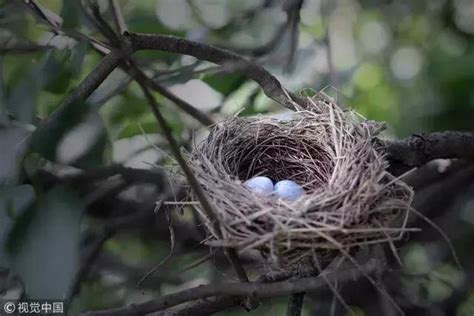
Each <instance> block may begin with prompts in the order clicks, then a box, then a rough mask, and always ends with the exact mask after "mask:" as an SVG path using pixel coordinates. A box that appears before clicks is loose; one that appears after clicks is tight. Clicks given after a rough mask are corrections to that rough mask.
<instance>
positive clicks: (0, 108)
mask: <svg viewBox="0 0 474 316" xmlns="http://www.w3.org/2000/svg"><path fill="white" fill-rule="evenodd" d="M6 105H7V99H6V90H5V82H4V80H3V56H1V55H0V126H2V125H5V124H7V122H8V116H7V106H6Z"/></svg>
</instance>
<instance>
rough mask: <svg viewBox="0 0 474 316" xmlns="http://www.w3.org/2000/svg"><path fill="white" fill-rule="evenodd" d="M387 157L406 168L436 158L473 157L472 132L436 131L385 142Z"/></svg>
mask: <svg viewBox="0 0 474 316" xmlns="http://www.w3.org/2000/svg"><path fill="white" fill-rule="evenodd" d="M385 145H386V150H387V153H388V158H389V160H390V161H391V162H393V163H395V164H402V165H404V166H406V167H407V169H410V168H413V167H418V166H421V165H424V164H425V163H427V162H429V161H431V160H434V159H438V158H465V159H474V133H472V132H451V131H446V132H436V133H431V134H415V135H412V136H410V137H408V138H406V139H403V140H396V141H389V142H386V143H385Z"/></svg>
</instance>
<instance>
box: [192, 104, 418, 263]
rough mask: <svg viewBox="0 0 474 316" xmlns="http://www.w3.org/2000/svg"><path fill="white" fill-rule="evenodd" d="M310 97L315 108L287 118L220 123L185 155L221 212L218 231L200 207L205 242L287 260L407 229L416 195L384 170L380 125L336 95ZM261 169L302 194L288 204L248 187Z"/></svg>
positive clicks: (373, 240)
mask: <svg viewBox="0 0 474 316" xmlns="http://www.w3.org/2000/svg"><path fill="white" fill-rule="evenodd" d="M311 101H312V104H313V105H314V108H312V109H310V110H304V111H297V112H295V113H294V115H293V116H292V117H291V118H290V119H287V120H278V119H275V118H267V117H252V118H239V117H233V118H230V119H228V120H226V121H223V122H220V123H218V124H216V125H215V126H214V128H213V129H212V131H211V133H210V134H209V136H208V137H207V138H206V139H205V140H204V141H203V142H201V143H200V144H198V145H196V146H195V148H194V149H193V151H192V153H191V154H189V155H188V156H187V160H188V163H189V165H190V167H191V168H192V170H193V171H194V173H195V175H196V177H197V179H198V181H199V183H200V184H201V186H202V188H203V190H204V191H205V193H206V195H207V198H208V199H209V201H210V202H211V204H212V206H213V208H214V212H215V213H216V215H217V221H218V225H217V226H218V227H219V229H220V232H216V231H215V227H216V225H213V224H212V223H210V221H209V219H208V218H206V216H205V215H204V213H203V212H202V211H201V210H200V209H199V207H197V210H198V212H199V213H200V214H201V215H203V217H204V222H205V224H206V227H207V230H208V232H209V236H208V239H207V240H206V242H207V243H208V244H210V245H212V246H217V247H233V248H236V249H237V250H240V251H244V250H249V249H256V250H259V251H260V252H261V253H262V254H263V255H264V256H266V257H268V258H271V259H273V260H272V261H273V262H276V263H278V264H279V265H280V266H283V267H285V266H289V265H292V264H294V263H296V262H299V261H301V260H302V259H304V258H308V257H314V256H315V255H316V256H319V257H324V256H325V257H328V256H331V257H332V256H334V255H335V254H337V253H338V252H340V251H343V252H344V253H349V252H350V251H351V250H352V249H354V248H357V247H361V246H363V245H367V244H372V243H380V242H391V241H393V240H397V239H399V238H401V236H402V235H403V233H404V232H405V231H406V230H407V229H406V228H405V225H406V219H407V217H408V212H409V209H410V203H411V200H412V196H413V192H412V190H411V189H410V188H409V187H408V186H407V185H406V184H405V183H403V182H402V181H400V180H399V179H397V178H395V177H394V176H392V175H391V174H389V173H388V172H387V171H386V169H387V167H388V163H387V160H386V159H385V156H384V154H383V152H382V150H381V148H377V145H375V143H376V142H375V137H376V136H377V135H378V134H379V132H380V131H381V130H382V129H383V128H382V125H381V124H379V123H375V122H372V121H367V120H364V119H362V118H360V117H359V116H357V114H356V113H355V112H352V111H342V110H341V109H340V108H339V107H338V106H337V105H336V104H334V103H332V102H331V101H327V100H311ZM258 175H263V176H267V177H269V178H271V179H272V180H273V181H275V182H276V181H279V180H283V179H291V180H293V181H295V182H297V183H298V184H299V185H301V186H302V187H303V188H304V191H305V194H304V195H303V196H302V197H301V198H299V199H298V200H296V201H294V202H290V201H286V200H283V199H278V198H277V197H275V196H273V195H271V196H262V195H259V194H257V193H254V192H252V191H250V190H249V189H248V188H246V187H245V186H243V184H242V183H243V182H244V181H245V180H247V179H250V178H252V177H254V176H258ZM326 259H328V258H326Z"/></svg>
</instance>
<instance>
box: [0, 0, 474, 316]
mask: <svg viewBox="0 0 474 316" xmlns="http://www.w3.org/2000/svg"><path fill="white" fill-rule="evenodd" d="M118 2H119V4H120V7H121V8H122V11H123V15H124V17H125V22H126V24H127V27H128V29H129V31H132V32H143V33H159V34H167V35H175V36H180V37H185V38H188V39H192V40H195V41H199V42H205V43H209V44H213V45H216V46H220V47H224V48H228V49H230V50H235V51H236V52H242V53H244V54H247V53H249V52H250V53H253V55H257V56H253V57H252V58H255V61H256V62H257V63H259V64H260V65H263V66H264V67H265V68H266V69H267V70H269V71H270V72H271V73H273V74H274V75H276V76H277V77H278V78H279V79H280V80H281V82H282V84H283V86H285V87H286V88H288V89H290V90H292V91H319V92H322V93H325V94H326V95H329V96H331V97H333V98H334V99H335V100H336V101H337V103H338V104H339V105H341V106H343V107H350V108H354V109H355V110H357V111H358V112H359V113H360V114H362V115H363V116H365V117H367V118H368V119H372V120H379V121H385V122H387V124H388V127H389V128H388V131H387V137H393V138H402V137H406V136H408V135H410V134H413V133H422V132H432V131H443V130H470V131H472V129H473V124H472V122H473V119H474V89H473V84H474V1H472V0H453V1H447V0H425V1H421V0H419V1H409V0H406V1H404V0H397V1H390V0H380V1H373V0H340V1H338V0H334V1H323V0H306V1H304V3H303V7H302V8H301V10H300V19H299V20H296V23H297V26H298V29H297V33H296V35H294V36H293V37H292V36H291V32H290V31H289V30H287V31H286V32H284V33H282V32H279V29H280V28H281V26H282V25H284V24H285V21H287V15H286V12H285V10H283V6H282V4H283V2H284V1H277V0H274V1H272V0H245V1H243V0H242V1H237V0H194V1H193V0H188V1H186V0H142V1H131V0H129V1H127V0H124V1H118ZM0 3H1V7H0V146H1V149H0V150H1V155H0V157H1V158H0V184H2V186H1V188H0V242H1V243H2V248H1V250H0V266H1V269H0V272H1V279H0V285H2V289H3V290H4V291H3V293H4V297H6V298H12V297H18V296H21V295H26V296H27V297H33V298H35V297H36V298H39V297H43V298H64V297H67V296H68V294H67V293H69V292H70V291H71V286H72V284H73V283H74V275H75V273H76V271H77V270H78V269H79V267H81V262H83V261H84V258H87V256H88V254H89V252H88V251H89V249H92V248H91V247H93V245H94V241H96V240H100V238H101V236H102V235H101V234H102V233H103V231H102V229H103V227H104V225H107V224H110V223H112V224H111V225H113V224H116V223H115V220H116V219H117V218H119V219H120V218H122V217H124V218H125V219H127V216H131V217H130V218H133V219H134V220H135V221H129V225H122V226H120V229H119V230H118V231H117V232H116V231H114V233H113V236H106V237H104V238H103V240H102V241H103V242H104V244H103V247H102V250H101V252H100V254H99V255H97V256H95V257H94V261H93V263H92V264H91V268H90V269H89V270H90V271H88V273H87V277H86V278H85V280H84V282H83V284H82V287H81V291H80V292H78V293H77V294H76V295H74V300H73V302H72V305H71V313H72V314H77V313H79V312H80V311H86V310H90V309H94V308H107V307H114V306H123V305H125V304H130V303H132V302H141V301H145V300H147V299H151V298H153V297H156V296H157V295H159V294H166V293H171V292H173V291H176V290H179V289H184V288H187V287H190V286H194V285H198V284H201V283H207V282H209V281H211V280H217V279H219V278H220V279H231V278H233V275H232V272H231V271H230V270H229V269H228V267H227V264H226V262H225V260H224V259H222V258H216V259H215V260H214V259H213V260H210V261H207V262H206V263H204V264H202V265H200V266H198V267H196V268H194V269H191V270H189V271H187V272H184V273H181V272H179V271H180V269H181V268H185V267H186V266H187V265H189V264H190V263H192V262H193V261H195V260H196V259H199V258H201V257H202V256H204V255H206V254H207V253H209V250H208V249H207V248H206V247H204V246H203V245H201V244H200V241H201V240H202V238H203V236H204V235H203V231H202V227H201V226H199V225H198V224H199V220H198V219H197V218H196V217H195V216H194V215H193V214H192V212H191V211H190V210H188V209H185V210H184V212H183V214H180V213H179V212H173V211H171V212H172V218H173V225H174V227H175V234H176V241H175V244H176V245H175V246H176V247H175V248H176V249H175V250H174V255H173V257H172V258H171V259H170V260H169V261H168V262H167V263H165V264H164V265H163V266H162V267H160V269H159V270H158V272H157V273H156V274H154V276H153V277H152V278H150V279H148V280H147V281H146V282H145V283H144V287H143V288H142V289H139V288H137V282H138V280H139V279H140V278H141V277H142V276H143V275H144V274H145V273H146V271H147V270H148V269H150V268H151V267H152V266H153V265H155V264H157V263H158V262H160V261H161V260H162V259H163V258H164V257H166V255H167V254H168V252H169V248H170V237H169V233H168V228H167V226H168V225H167V223H166V218H165V216H164V215H163V214H158V215H156V216H155V215H153V209H154V202H155V201H157V200H160V199H172V196H173V191H174V187H173V186H172V185H170V183H172V182H173V179H170V181H168V180H167V179H166V177H165V175H163V168H162V167H163V166H166V165H168V164H169V163H170V162H171V161H172V159H171V158H170V156H169V155H170V154H169V149H168V145H167V143H166V140H165V139H164V138H163V137H162V135H161V132H160V130H159V128H158V125H157V123H156V122H155V119H154V117H153V115H152V113H151V111H150V110H149V107H148V105H147V102H146V99H145V98H144V97H143V95H142V93H141V90H140V88H139V86H138V85H137V84H136V83H135V82H133V81H131V80H130V79H129V78H128V76H127V74H126V73H124V72H123V71H121V70H119V69H116V70H115V71H114V72H113V73H112V74H111V75H110V76H109V78H108V79H107V80H106V81H105V82H104V83H103V84H102V85H101V86H100V87H99V88H98V89H97V90H96V91H95V92H94V94H93V95H92V96H91V97H90V98H89V99H88V101H87V104H86V105H85V106H83V107H82V110H78V111H75V112H74V111H73V112H74V113H66V114H65V115H63V117H61V118H60V120H59V122H60V123H58V124H57V125H56V126H54V127H53V128H52V129H51V130H50V131H49V133H47V135H46V136H44V135H43V136H42V137H31V136H30V135H31V133H32V132H33V131H34V130H35V128H36V127H37V126H38V124H40V123H41V122H42V121H43V120H45V119H46V118H47V117H48V116H49V115H51V113H52V112H53V111H54V110H55V109H56V108H57V107H58V106H59V104H60V103H61V101H62V100H64V98H65V97H66V96H67V95H68V94H70V93H71V91H73V90H74V88H75V87H77V85H78V84H79V83H80V82H81V80H82V79H84V78H85V76H86V75H87V74H89V73H90V72H91V70H92V69H93V68H94V66H95V65H97V63H99V61H100V60H101V58H102V56H101V54H99V53H98V52H97V51H96V50H94V49H93V48H92V47H91V46H90V44H89V42H88V41H87V40H75V39H72V38H71V37H70V36H71V35H74V34H76V33H74V32H80V33H81V34H86V35H87V36H90V37H92V38H96V39H98V40H99V41H105V40H106V39H105V38H104V37H103V35H102V34H100V33H99V32H98V30H97V28H96V27H95V25H94V23H93V21H91V19H90V18H88V17H87V16H86V14H85V12H88V11H87V10H88V8H89V7H88V6H89V4H90V3H93V5H96V6H97V9H98V10H99V12H101V14H102V16H103V18H104V19H105V20H106V21H109V22H110V23H111V24H112V25H113V16H112V14H111V7H110V3H111V2H109V1H83V5H82V6H81V4H80V1H67V0H64V1H60V0H57V1H56V0H43V1H38V2H37V3H38V4H39V5H40V6H41V7H42V8H43V9H44V10H45V11H44V12H49V18H51V19H53V20H54V21H56V20H57V21H58V25H59V26H58V29H60V30H61V32H56V34H55V32H52V30H51V27H50V26H48V25H46V24H45V23H43V22H42V21H40V20H39V19H38V18H37V17H35V14H34V12H32V11H31V10H30V9H29V8H28V7H27V6H26V5H25V4H24V3H23V1H0ZM84 8H85V9H86V11H84ZM58 17H60V18H61V19H62V21H61V19H57V18H58ZM57 33H59V34H57ZM76 35H77V34H76ZM72 37H74V36H72ZM295 38H297V39H298V41H297V46H296V47H294V49H292V41H294V39H295ZM273 39H277V40H276V42H275V45H272V47H271V49H269V50H268V51H266V52H264V53H263V54H262V53H255V52H256V50H255V49H254V48H258V47H263V46H264V45H265V44H268V43H269V42H271V41H272V40H273ZM250 55H252V54H250ZM135 56H136V60H137V63H138V65H139V66H140V68H141V69H142V70H144V71H146V73H147V74H148V75H150V76H153V77H154V78H155V79H156V80H157V82H159V83H160V84H162V85H163V86H166V87H168V88H169V89H170V91H172V92H173V93H175V94H176V95H177V96H179V97H180V98H182V99H184V100H186V101H188V102H189V103H191V104H192V105H193V106H195V107H197V108H198V109H200V110H201V111H203V112H206V113H208V114H209V115H210V116H212V118H213V119H214V120H216V121H218V120H219V119H221V118H224V117H227V116H229V115H235V114H236V113H240V115H255V114H258V113H262V114H269V115H276V114H278V115H284V113H285V110H284V108H283V107H282V106H280V105H278V104H275V102H273V101H272V100H270V99H268V98H267V97H265V96H264V94H263V92H262V91H261V90H260V88H259V86H258V85H257V84H256V83H255V82H253V81H250V80H247V79H246V78H245V77H244V76H242V75H240V74H238V73H236V72H233V71H227V72H222V71H219V68H216V67H215V65H212V64H209V63H207V62H202V61H199V60H196V59H195V58H193V57H189V56H180V55H176V54H169V53H163V52H156V51H155V52H150V51H147V52H138V53H137V54H136V55H135ZM154 95H155V97H156V98H157V100H158V101H159V102H160V104H161V105H162V111H163V113H164V115H165V117H166V119H167V120H168V122H169V123H170V125H171V127H172V129H173V132H174V135H175V136H176V137H177V138H178V139H179V140H180V142H181V144H182V145H183V146H184V147H188V148H189V146H190V145H191V144H192V141H193V139H194V137H196V138H198V139H199V137H201V134H202V132H203V131H205V128H204V127H203V126H202V125H200V123H199V122H198V121H196V120H195V119H193V118H192V117H190V116H189V115H187V114H186V113H183V112H182V111H180V110H177V107H176V106H175V105H174V104H173V103H172V102H171V101H170V100H168V99H166V98H165V97H163V96H162V95H160V94H158V93H155V94H154ZM195 135H196V136H195ZM115 165H122V166H125V167H130V168H136V169H145V170H151V172H152V175H153V177H152V178H153V179H151V180H150V179H137V178H136V177H133V176H128V177H127V176H126V175H124V173H123V172H116V173H113V172H111V173H110V174H107V175H106V176H104V175H102V176H97V170H109V169H110V166H115ZM81 170H85V171H86V172H90V174H93V175H96V176H95V177H92V178H86V179H79V180H78V179H77V178H75V175H77V174H78V172H80V171H81ZM458 176H459V175H458ZM68 177H69V178H68ZM71 179H72V180H71ZM472 179H474V177H472V176H468V177H467V179H466V178H463V179H462V181H461V180H459V179H458V178H456V177H455V175H452V176H450V177H449V179H448V180H451V182H449V183H445V182H443V181H444V180H440V179H438V182H437V183H435V185H438V187H436V188H435V189H436V190H437V191H436V190H435V191H429V190H428V189H430V190H431V189H433V188H432V186H431V187H429V186H428V187H427V188H423V189H424V190H425V191H424V192H425V194H424V195H423V196H422V198H421V200H420V201H419V204H417V205H422V206H423V207H425V205H427V206H426V208H428V210H427V211H426V213H425V214H427V216H429V217H430V218H432V219H433V220H435V221H436V222H437V223H438V224H440V225H441V226H442V228H443V230H445V231H446V233H447V234H448V236H449V237H450V238H451V239H452V242H453V244H454V246H455V248H456V251H457V253H458V255H459V257H460V258H461V261H462V264H463V267H464V270H459V269H458V268H457V267H456V265H455V264H453V263H452V258H451V256H450V253H449V250H447V249H448V247H447V246H446V243H445V242H444V241H443V238H442V237H441V235H440V234H439V233H436V232H432V231H431V230H433V229H431V228H429V225H428V226H426V232H424V233H422V234H419V235H418V234H414V235H413V236H411V237H413V238H412V240H411V241H410V242H408V243H407V242H405V243H403V244H401V245H400V247H402V246H403V247H402V248H401V250H400V253H401V257H402V259H403V261H404V263H405V265H404V267H403V269H402V270H401V271H398V272H397V273H395V275H396V276H397V278H396V279H397V280H396V281H393V280H392V281H391V282H388V281H387V284H386V287H387V288H388V289H389V292H390V293H391V294H392V295H393V296H394V297H395V299H396V300H397V302H399V304H400V305H401V307H402V308H403V309H404V310H406V312H407V314H412V313H413V314H416V315H460V316H464V315H466V316H467V315H473V314H474V288H473V286H472V280H474V270H473V269H474V258H473V255H472V251H471V249H472V247H473V246H474V244H473V240H474V239H473V238H474V199H473V194H472V193H473V192H474V187H473V186H472V182H473V181H472ZM453 181H454V183H455V184H453ZM456 181H457V182H456ZM433 190H434V189H433ZM433 192H434V193H433ZM427 200H428V201H430V202H431V203H426V201H427ZM420 207H421V206H420ZM430 208H431V209H434V211H432V210H431V209H430ZM136 214H138V215H139V216H138V217H137V218H138V219H137V218H135V217H134V216H135V215H136ZM143 214H145V215H143ZM140 216H141V217H140ZM420 225H422V224H420ZM246 260H247V261H248V262H249V265H250V266H251V267H255V269H254V270H252V271H253V275H256V274H258V273H260V272H262V268H261V267H260V268H259V267H258V266H259V265H258V263H257V264H255V262H254V261H252V260H253V259H252V257H251V256H250V257H249V258H247V259H246ZM266 269H268V267H267V268H266ZM19 280H21V282H20V281H19ZM351 290H352V291H353V292H359V293H358V294H354V293H352V292H351ZM341 291H342V292H341V293H343V294H347V303H348V304H349V305H351V306H352V307H353V308H354V309H353V311H354V313H355V314H356V315H372V314H374V315H376V314H377V311H379V310H376V309H375V310H374V308H373V306H372V305H377V304H378V302H379V301H380V300H381V299H380V297H379V295H378V294H377V291H376V290H374V289H370V286H368V285H367V284H362V285H361V284H360V283H354V284H352V285H351V286H349V287H348V288H346V287H343V288H341ZM364 291H365V292H364ZM346 292H347V293H346ZM343 297H346V296H344V295H343ZM369 297H373V300H370V299H369ZM333 301H334V299H333V295H332V293H331V292H330V291H325V292H324V291H321V293H319V294H318V295H312V296H311V297H307V298H306V301H305V310H304V312H305V313H306V315H314V314H315V313H318V312H319V313H320V315H325V314H326V313H327V312H328V311H329V310H330V306H331V304H332V302H333ZM306 303H307V304H306ZM336 305H338V307H337V309H336V311H337V313H336V314H341V315H345V314H347V315H350V314H351V313H350V312H348V311H347V310H345V309H344V308H342V307H341V306H340V305H341V303H338V302H337V300H336ZM328 306H329V307H328ZM377 306H378V305H377ZM285 310H286V298H283V299H278V300H273V301H271V302H268V303H265V304H264V305H263V306H262V307H261V308H259V309H258V310H257V311H256V312H253V313H255V314H256V313H261V314H262V315H284V314H285ZM230 313H231V312H222V314H230ZM245 314H246V312H245V311H243V310H239V309H236V310H235V311H232V315H245Z"/></svg>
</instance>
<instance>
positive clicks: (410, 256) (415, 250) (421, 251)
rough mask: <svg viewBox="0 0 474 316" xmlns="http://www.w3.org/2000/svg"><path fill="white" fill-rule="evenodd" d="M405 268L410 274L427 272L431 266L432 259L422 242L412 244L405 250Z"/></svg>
mask: <svg viewBox="0 0 474 316" xmlns="http://www.w3.org/2000/svg"><path fill="white" fill-rule="evenodd" d="M403 268H404V270H406V271H407V272H408V273H410V274H426V273H428V272H429V271H430V270H431V268H432V265H431V260H430V259H429V257H428V253H427V251H426V249H425V248H424V247H423V246H422V245H420V244H411V245H410V246H408V247H406V248H405V249H404V252H403Z"/></svg>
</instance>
